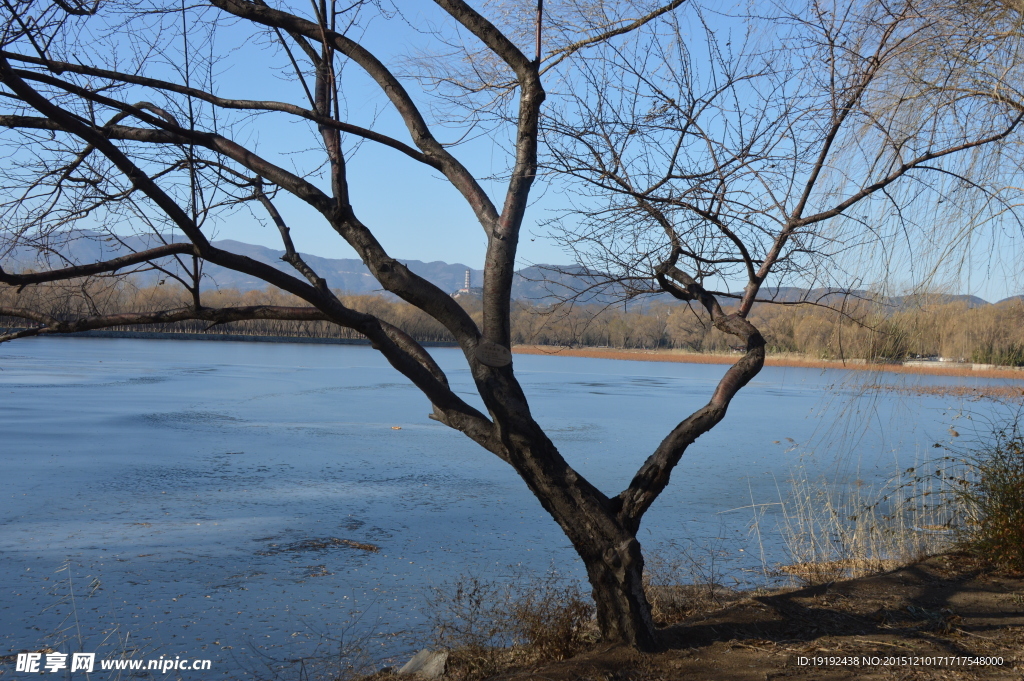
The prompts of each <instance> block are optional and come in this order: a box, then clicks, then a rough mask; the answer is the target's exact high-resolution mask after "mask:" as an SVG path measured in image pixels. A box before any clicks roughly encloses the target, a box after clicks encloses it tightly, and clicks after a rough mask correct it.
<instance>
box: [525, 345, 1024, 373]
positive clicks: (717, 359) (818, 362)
mask: <svg viewBox="0 0 1024 681" xmlns="http://www.w3.org/2000/svg"><path fill="white" fill-rule="evenodd" d="M512 352H513V353H516V354H522V355H557V356H561V357H593V358H596V359H631V360H634V361H639V362H684V363H687V364H732V363H734V362H735V361H736V360H737V359H738V358H739V355H738V354H731V355H702V354H696V353H687V352H681V351H679V350H618V349H615V348H559V347H555V346H550V345H517V346H515V347H513V348H512ZM765 365H766V366H776V367H800V368H806V369H846V370H852V371H886V372H890V373H900V374H930V375H935V376H954V377H958V378H964V377H974V378H1009V379H1014V380H1018V381H1024V371H1021V370H1017V369H1012V368H1009V367H1007V368H995V369H973V368H972V365H970V364H966V365H958V364H953V365H949V364H940V363H939V362H934V365H935V366H921V365H914V366H903V365H901V364H868V363H866V362H864V360H846V361H845V362H843V361H839V360H827V359H809V358H805V357H793V356H786V355H774V356H773V355H769V356H768V358H767V359H766V360H765Z"/></svg>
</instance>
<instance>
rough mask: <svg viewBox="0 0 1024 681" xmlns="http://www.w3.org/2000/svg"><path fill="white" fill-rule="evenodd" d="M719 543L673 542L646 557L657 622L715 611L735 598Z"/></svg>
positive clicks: (648, 588)
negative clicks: (686, 545)
mask: <svg viewBox="0 0 1024 681" xmlns="http://www.w3.org/2000/svg"><path fill="white" fill-rule="evenodd" d="M721 554H722V551H721V550H720V549H718V548H716V547H713V546H712V547H703V548H700V549H698V548H696V547H694V546H691V547H689V548H684V547H680V546H677V545H676V546H672V547H670V548H669V549H668V550H666V551H662V552H652V553H649V554H648V555H647V556H645V558H644V591H645V592H646V594H647V600H648V602H649V603H650V604H651V617H652V618H653V619H654V622H655V624H658V625H659V626H664V625H667V624H673V623H675V622H680V621H682V620H683V619H685V618H687V617H692V616H694V615H698V614H702V613H708V612H713V611H715V610H718V609H719V608H722V607H723V606H725V605H727V604H728V603H730V602H732V601H733V600H735V598H736V597H737V592H735V591H733V590H731V589H728V588H727V587H725V586H723V585H722V581H724V578H725V574H724V572H723V568H722V564H721V560H720V558H722V557H723V556H722V555H721Z"/></svg>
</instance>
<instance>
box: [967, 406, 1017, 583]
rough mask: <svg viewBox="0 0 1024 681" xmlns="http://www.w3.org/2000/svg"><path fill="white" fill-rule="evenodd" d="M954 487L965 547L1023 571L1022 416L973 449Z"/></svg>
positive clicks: (1007, 566)
mask: <svg viewBox="0 0 1024 681" xmlns="http://www.w3.org/2000/svg"><path fill="white" fill-rule="evenodd" d="M952 486H953V489H954V491H955V493H956V495H957V498H958V500H959V501H960V502H961V504H962V505H963V506H964V507H965V509H966V514H967V522H966V523H964V525H963V527H962V528H961V532H960V539H961V545H962V546H963V548H965V549H967V550H969V551H971V552H972V553H975V554H976V555H978V556H982V557H984V558H985V560H987V561H988V562H990V563H991V564H993V565H995V566H996V567H998V568H1001V569H1004V570H1010V571H1015V572H1024V433H1022V432H1021V430H1020V422H1019V419H1018V420H1015V421H1014V422H1013V423H1012V424H1011V425H1009V426H1007V427H1005V428H1001V429H998V430H996V432H995V433H994V437H993V441H992V443H991V444H990V445H988V446H985V447H980V448H978V449H975V450H974V451H972V452H969V453H968V454H967V455H966V456H965V458H964V465H963V471H962V473H961V475H959V476H958V477H956V478H954V481H953V485H952Z"/></svg>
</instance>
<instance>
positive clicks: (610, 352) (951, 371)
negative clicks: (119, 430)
mask: <svg viewBox="0 0 1024 681" xmlns="http://www.w3.org/2000/svg"><path fill="white" fill-rule="evenodd" d="M7 330H8V331H15V330H19V329H7ZM59 337H65V338H67V337H70V338H136V339H145V340H189V341H236V342H242V343H304V344H318V345H370V341H369V340H366V339H365V338H352V339H349V338H310V337H303V336H256V335H246V334H220V333H213V334H199V333H181V332H160V331H105V330H92V331H79V332H77V333H69V334H47V335H45V336H38V338H59ZM420 345H422V346H423V347H435V348H436V347H443V348H457V347H459V346H458V343H455V342H444V341H421V342H420ZM512 354H516V355H548V356H554V355H558V356H561V357H587V358H592V359H614V360H627V361H634V362H675V363H681V364H733V363H735V361H736V360H737V359H738V358H739V357H740V356H741V355H740V354H739V353H736V354H729V355H720V354H701V353H695V352H685V351H680V350H638V349H626V348H622V349H618V348H566V347H559V346H554V345H513V346H512ZM764 365H765V366H768V367H791V368H795V369H838V370H846V371H868V372H878V371H884V372H886V373H895V374H918V375H928V376H949V377H953V378H970V377H974V378H997V379H1000V378H1001V379H1009V380H1013V381H1024V367H1019V368H1014V367H995V366H991V365H978V364H967V363H964V364H954V363H940V362H927V361H917V362H914V363H913V364H880V363H868V362H867V361H865V360H863V359H849V360H845V361H843V360H829V359H810V358H807V357H800V356H792V355H768V356H766V357H765V362H764Z"/></svg>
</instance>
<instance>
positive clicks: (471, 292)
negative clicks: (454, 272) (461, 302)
mask: <svg viewBox="0 0 1024 681" xmlns="http://www.w3.org/2000/svg"><path fill="white" fill-rule="evenodd" d="M472 283H473V273H472V272H471V271H470V270H466V283H465V284H463V286H462V288H460V289H459V290H458V291H456V292H455V293H453V294H452V298H458V297H460V296H482V295H483V294H484V290H483V288H481V287H479V286H470V284H472Z"/></svg>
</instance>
